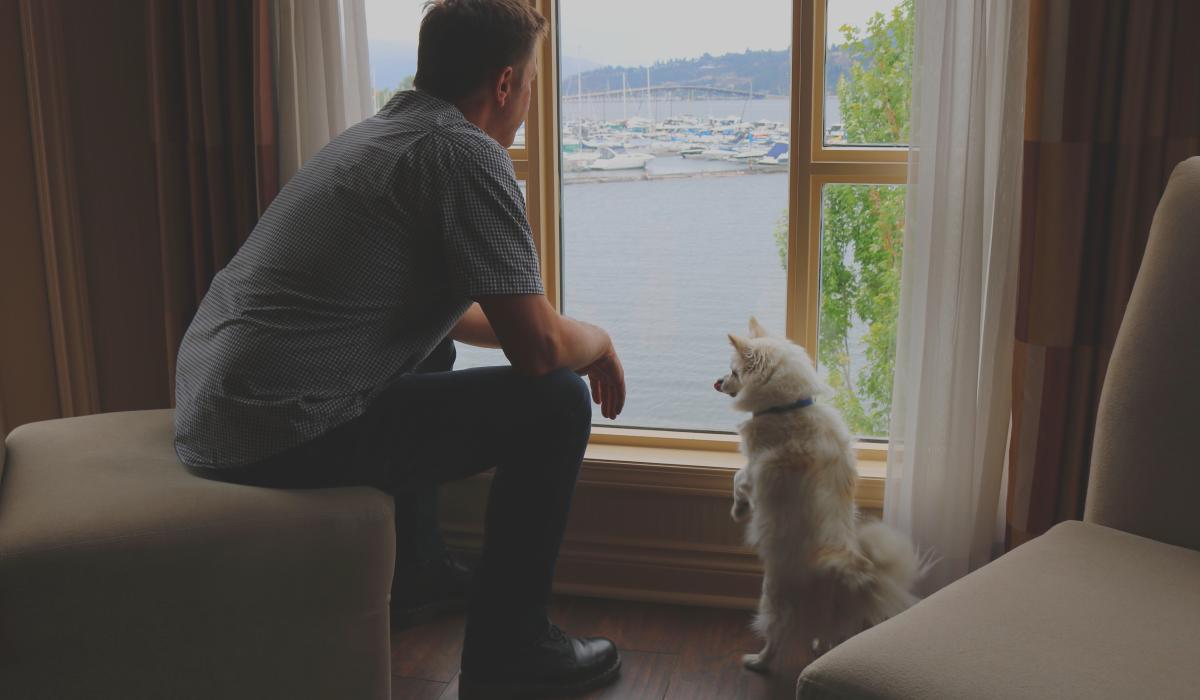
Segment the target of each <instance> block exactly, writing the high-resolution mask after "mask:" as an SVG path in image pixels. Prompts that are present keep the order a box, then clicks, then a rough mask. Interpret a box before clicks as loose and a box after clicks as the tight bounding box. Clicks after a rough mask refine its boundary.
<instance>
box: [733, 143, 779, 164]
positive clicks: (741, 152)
mask: <svg viewBox="0 0 1200 700" xmlns="http://www.w3.org/2000/svg"><path fill="white" fill-rule="evenodd" d="M770 151H771V149H770V148H767V147H766V146H746V147H745V148H739V149H738V150H737V151H735V152H734V154H733V156H732V158H733V160H745V161H751V160H754V161H757V160H758V159H759V158H765V157H766V155H767V154H768V153H769V152H770Z"/></svg>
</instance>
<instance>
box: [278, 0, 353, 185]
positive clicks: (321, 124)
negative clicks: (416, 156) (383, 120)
mask: <svg viewBox="0 0 1200 700" xmlns="http://www.w3.org/2000/svg"><path fill="white" fill-rule="evenodd" d="M367 48H368V47H367V16H366V9H365V7H364V5H363V0H278V2H277V3H276V5H275V80H276V83H275V84H276V99H277V104H278V109H279V161H280V162H279V169H280V178H281V180H282V182H287V181H288V179H290V178H291V177H292V175H294V174H295V173H296V171H297V170H299V169H300V166H301V165H303V164H304V161H306V160H308V158H309V157H310V156H312V155H313V154H314V153H316V152H317V151H319V150H320V149H321V147H322V146H324V145H325V144H326V143H329V140H330V139H332V138H333V137H334V136H337V135H338V134H340V133H341V132H342V131H345V129H346V128H347V127H349V126H353V125H354V124H357V123H358V122H360V121H362V120H363V119H365V118H367V117H369V116H370V115H371V114H373V113H374V112H375V110H374V100H373V95H372V92H371V64H370V60H369V58H368V54H367Z"/></svg>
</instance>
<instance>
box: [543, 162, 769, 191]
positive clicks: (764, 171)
mask: <svg viewBox="0 0 1200 700" xmlns="http://www.w3.org/2000/svg"><path fill="white" fill-rule="evenodd" d="M609 172H612V171H609ZM618 172H619V171H618ZM635 172H636V174H635ZM787 172H788V168H787V166H764V167H758V168H755V167H749V168H736V169H729V170H698V171H696V172H690V173H650V172H646V171H644V170H638V171H630V174H628V175H624V174H619V175H617V174H614V175H583V176H578V177H569V178H568V177H563V178H561V182H562V184H563V186H564V187H565V186H567V185H591V184H595V183H600V182H639V181H645V180H694V179H700V178H710V177H740V176H743V175H776V174H780V173H784V174H786V173H787Z"/></svg>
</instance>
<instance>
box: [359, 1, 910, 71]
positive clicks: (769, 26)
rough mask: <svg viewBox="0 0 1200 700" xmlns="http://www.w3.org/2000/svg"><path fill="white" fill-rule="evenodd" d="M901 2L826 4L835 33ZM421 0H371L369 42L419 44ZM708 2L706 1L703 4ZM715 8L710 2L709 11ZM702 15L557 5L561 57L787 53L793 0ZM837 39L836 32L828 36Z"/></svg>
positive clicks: (650, 58) (604, 59) (643, 4)
mask: <svg viewBox="0 0 1200 700" xmlns="http://www.w3.org/2000/svg"><path fill="white" fill-rule="evenodd" d="M896 1H897V0H829V4H828V10H827V17H828V24H829V26H830V27H833V28H835V30H836V28H837V27H839V26H841V25H842V24H856V25H859V26H862V25H864V24H865V20H866V18H867V17H869V16H870V15H872V14H874V13H875V12H877V11H887V10H890V8H892V7H894V6H895V4H896ZM423 4H424V0H366V6H367V34H368V36H369V37H370V38H371V39H385V40H394V41H395V40H398V41H404V42H412V43H413V44H414V45H415V44H416V39H417V28H418V26H419V25H420V22H421V7H422V5H423ZM706 4H707V3H706ZM714 5H715V4H709V5H708V6H709V7H710V8H712V7H714ZM722 5H723V7H722V6H721V5H716V6H715V7H716V8H720V9H708V10H705V11H697V10H696V6H697V3H696V1H695V0H559V13H560V15H561V22H562V27H561V41H562V46H561V49H560V51H561V53H562V54H563V55H565V56H571V57H574V58H582V59H585V60H588V61H591V62H593V63H597V64H600V65H623V66H640V65H646V64H649V63H654V62H655V61H664V60H669V59H673V58H697V57H699V56H702V55H704V54H705V53H710V54H712V55H714V56H718V55H720V54H724V53H731V52H741V51H744V50H746V49H755V50H759V49H775V50H778V49H786V48H787V47H788V44H789V43H790V41H791V12H792V8H791V2H790V1H789V0H737V2H732V1H727V2H725V3H722ZM830 34H831V35H834V36H836V31H835V32H831V33H830Z"/></svg>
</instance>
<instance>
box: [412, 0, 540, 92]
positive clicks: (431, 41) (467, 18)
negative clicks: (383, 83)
mask: <svg viewBox="0 0 1200 700" xmlns="http://www.w3.org/2000/svg"><path fill="white" fill-rule="evenodd" d="M545 33H546V18H545V17H543V16H542V14H541V13H540V12H538V11H537V10H536V9H535V8H534V7H533V5H532V3H531V2H530V1H529V0H429V2H427V3H425V17H424V18H423V19H422V20H421V35H420V40H419V43H418V45H417V75H416V77H415V78H414V79H413V84H414V85H415V86H416V87H417V88H419V89H421V90H424V91H425V92H428V93H431V94H433V95H436V96H438V97H441V98H442V99H444V100H450V101H453V100H457V99H459V98H461V97H464V96H466V95H469V94H470V93H472V92H474V91H475V90H476V89H477V88H479V86H480V85H482V84H483V83H484V82H485V81H486V80H489V79H491V78H492V77H494V76H495V75H497V74H498V73H499V72H500V71H502V70H504V68H505V67H507V66H519V65H520V64H521V63H523V62H524V61H525V60H526V58H528V56H529V55H530V52H532V51H533V47H534V45H535V44H536V43H537V40H538V39H539V38H541V37H542V36H543V35H545Z"/></svg>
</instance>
